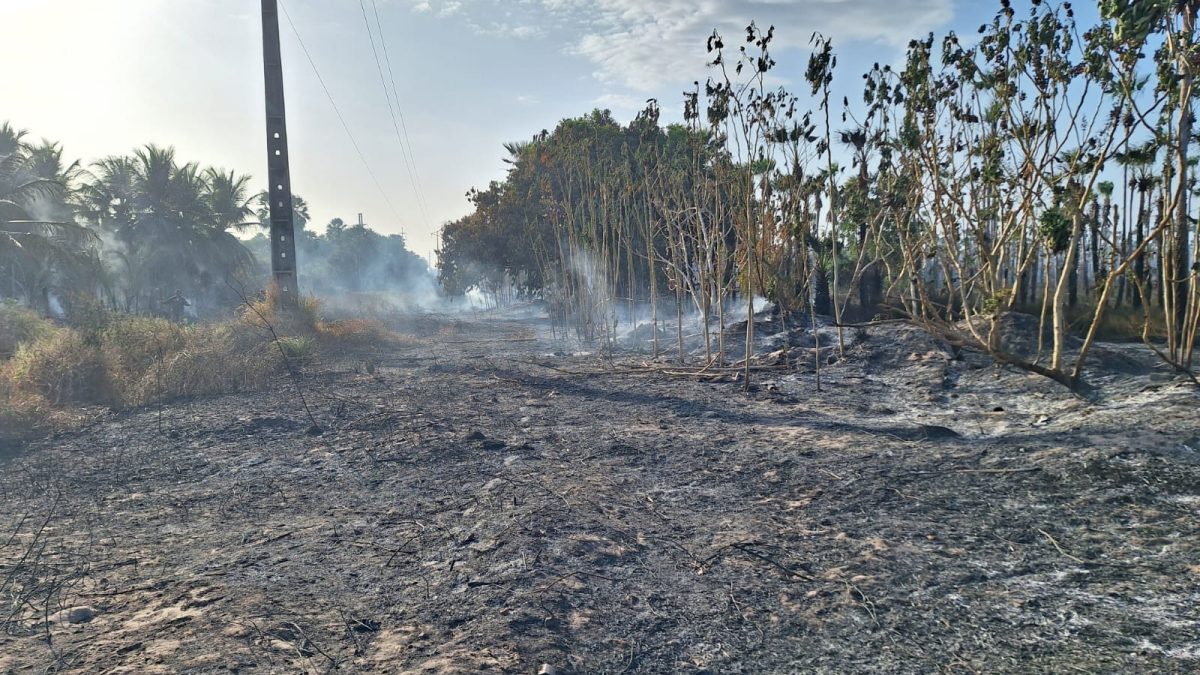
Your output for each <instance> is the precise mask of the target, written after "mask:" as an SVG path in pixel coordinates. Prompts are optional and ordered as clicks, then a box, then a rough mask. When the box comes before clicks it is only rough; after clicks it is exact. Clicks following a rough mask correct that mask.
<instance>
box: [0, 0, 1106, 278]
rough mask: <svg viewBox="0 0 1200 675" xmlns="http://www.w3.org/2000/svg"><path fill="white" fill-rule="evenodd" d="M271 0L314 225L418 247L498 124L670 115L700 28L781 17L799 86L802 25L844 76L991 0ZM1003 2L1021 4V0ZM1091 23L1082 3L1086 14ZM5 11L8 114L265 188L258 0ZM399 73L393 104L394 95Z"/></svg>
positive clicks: (495, 160) (787, 62) (57, 1)
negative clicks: (336, 222)
mask: <svg viewBox="0 0 1200 675" xmlns="http://www.w3.org/2000/svg"><path fill="white" fill-rule="evenodd" d="M280 4H281V5H282V7H283V8H284V9H285V10H286V16H285V17H281V26H280V33H281V37H282V53H283V62H284V87H285V90H286V94H287V107H288V111H287V112H288V130H289V143H290V146H289V151H290V155H291V171H292V186H293V190H294V191H295V192H296V194H299V195H301V196H303V197H304V198H305V200H307V202H308V203H309V207H310V212H311V215H312V220H313V222H312V223H311V224H310V225H309V227H312V228H313V229H315V230H317V231H321V230H322V229H323V227H324V224H325V223H327V222H328V221H329V220H330V219H332V218H334V217H341V218H343V219H344V220H346V221H348V222H353V221H355V220H356V219H357V214H359V213H362V214H363V218H364V220H365V222H366V223H367V224H368V225H370V226H371V227H373V228H374V229H376V230H378V231H381V232H386V233H394V232H399V233H402V234H404V235H405V237H406V238H407V239H408V242H409V246H410V248H412V249H413V250H414V251H416V252H417V253H419V254H421V255H423V256H427V257H428V256H430V255H431V254H432V252H433V250H434V247H435V241H436V239H435V232H436V231H437V229H438V228H439V227H440V226H441V225H442V224H443V223H445V222H447V221H450V220H453V219H456V218H459V217H461V216H463V215H465V214H467V213H468V212H469V211H470V204H469V202H468V201H467V199H466V197H465V193H466V192H467V190H468V189H470V188H471V187H472V186H484V185H486V184H487V183H488V181H490V180H499V179H502V178H503V176H504V171H505V167H506V165H505V164H504V163H503V158H504V156H505V154H506V153H505V151H504V149H503V144H504V143H505V142H511V141H518V140H524V139H527V138H529V137H530V136H532V135H534V134H535V133H537V132H539V131H541V130H542V129H553V128H554V126H555V125H556V124H557V122H558V121H559V120H561V119H563V118H566V117H574V116H579V115H583V114H586V113H587V112H589V111H590V110H592V109H593V108H597V107H599V108H608V109H610V110H612V112H613V114H614V115H615V116H616V118H617V119H618V120H621V121H623V122H624V121H628V120H629V119H631V118H632V117H633V115H634V114H635V113H636V112H637V111H638V110H640V109H641V108H643V107H644V105H645V101H646V100H647V99H649V98H656V99H658V101H659V102H660V105H661V106H662V108H663V121H664V123H665V122H670V121H674V120H677V119H678V118H679V117H680V113H681V110H682V92H683V91H684V90H685V89H688V88H690V87H691V86H692V82H694V81H696V80H699V81H701V82H703V81H704V79H705V78H706V77H707V76H708V72H709V71H708V70H707V69H706V66H705V60H706V57H707V56H708V55H707V54H706V52H705V48H704V46H705V39H706V38H707V36H708V35H709V34H711V32H712V31H713V30H714V29H717V30H719V31H721V32H722V33H724V34H725V35H727V36H740V35H741V34H742V31H743V30H744V27H745V25H746V24H747V23H749V22H750V21H752V20H753V21H755V22H756V23H757V24H758V25H760V26H768V25H774V26H775V27H776V41H775V47H774V55H775V58H776V60H777V61H778V62H779V67H778V69H777V71H776V77H777V80H778V82H779V83H781V84H785V85H791V87H790V88H793V89H794V90H796V91H797V92H801V91H803V90H804V81H803V71H804V67H805V65H806V60H807V57H808V44H809V39H810V36H811V35H812V34H813V33H814V32H820V33H822V34H824V35H827V36H829V37H831V38H832V39H833V43H834V50H835V52H836V53H837V54H838V58H839V64H838V71H839V72H838V75H837V78H838V81H839V82H841V83H847V86H852V87H859V86H860V83H861V79H860V75H861V74H862V73H863V72H865V71H866V70H868V69H869V68H870V66H871V64H872V63H874V62H881V63H897V62H899V60H900V59H902V57H903V50H904V47H905V45H906V44H907V43H908V41H909V40H910V39H912V38H914V37H920V36H923V35H924V34H926V33H927V32H929V31H934V32H935V33H937V34H939V35H941V34H943V33H944V32H946V31H947V30H956V31H958V32H959V33H960V34H962V35H964V36H966V35H973V34H974V33H975V31H976V29H977V28H978V27H979V25H980V24H981V23H983V22H986V21H988V20H989V19H990V17H991V16H992V15H993V14H994V12H995V10H996V8H997V7H998V5H999V3H998V0H997V1H996V2H993V1H992V0H724V1H721V0H281V3H280ZM1077 4H1078V5H1080V6H1090V5H1093V4H1094V3H1092V2H1090V1H1089V0H1081V1H1080V2H1078V3H1077ZM1014 5H1015V6H1017V7H1018V8H1021V7H1024V6H1027V5H1028V0H1024V1H1022V0H1015V1H1014ZM1086 11H1087V7H1084V12H1086ZM364 14H365V16H366V20H364ZM1093 15H1094V10H1093ZM377 16H378V23H377V22H376V17H377ZM287 17H290V18H291V24H289V22H288V19H287ZM1086 21H1087V18H1086V17H1082V16H1081V18H1080V23H1081V24H1085V22H1086ZM0 24H2V25H4V26H5V30H4V37H3V38H0V73H3V75H2V76H0V77H2V84H0V121H3V120H8V121H10V122H12V123H13V125H14V126H16V127H18V128H22V129H27V130H28V131H29V132H30V135H31V136H32V137H33V138H42V137H45V138H48V139H51V140H54V141H59V142H61V143H62V144H63V146H64V148H65V151H66V154H67V156H68V157H71V158H79V159H82V160H84V161H85V163H86V162H91V161H94V160H96V159H98V158H100V157H103V156H106V155H111V154H121V153H128V152H130V151H131V150H133V149H134V148H135V147H139V146H141V145H144V144H146V143H156V144H160V145H172V146H174V147H175V148H176V149H177V152H178V155H179V157H180V159H182V160H185V161H196V162H200V163H202V164H204V165H211V166H218V167H223V168H231V169H236V170H237V171H240V172H243V173H249V174H251V175H253V176H255V177H256V180H255V185H256V186H260V187H265V179H264V178H263V177H264V176H265V174H266V139H265V131H264V125H265V122H264V114H263V103H262V98H263V94H262V89H263V71H262V37H261V13H260V3H259V2H256V1H255V0H107V1H105V2H101V1H98V0H0ZM292 25H294V26H295V30H294V31H293V28H292ZM1085 25H1086V24H1085ZM380 26H381V27H382V34H380V32H379V30H378V28H379V27H380ZM297 34H298V36H299V37H297ZM369 34H370V37H368V35H369ZM301 40H302V41H303V45H304V48H306V49H307V52H308V55H307V56H306V54H305V52H304V50H303V49H302V47H301ZM372 43H374V44H372ZM309 56H311V59H312V62H313V63H314V64H315V66H316V70H315V71H314V68H313V66H312V65H310V63H309V60H308V57H309ZM376 56H378V64H379V65H377V60H376ZM389 62H390V66H391V68H390V69H389ZM318 72H319V74H320V79H318V76H317V74H316V73H318ZM322 81H323V82H324V88H323V86H322ZM393 86H394V89H393ZM325 88H327V89H328V92H329V95H330V96H331V97H332V100H333V104H331V102H330V96H327V95H326V93H325ZM392 91H394V92H395V94H396V96H397V99H396V100H397V101H398V106H392V105H389V99H388V96H389V94H390V92H392ZM847 93H848V94H850V95H851V97H852V98H853V97H854V96H856V95H857V92H856V90H851V91H848V92H847ZM335 105H336V108H337V110H336V111H335V108H334V106H335ZM338 112H340V114H341V119H344V120H345V123H346V124H345V128H344V127H343V125H342V122H341V121H340V120H339V116H338ZM397 112H398V115H397V116H396V117H395V120H393V114H394V113H397ZM346 128H348V129H349V133H347V130H346ZM351 138H353V141H352V140H351ZM356 146H357V149H356Z"/></svg>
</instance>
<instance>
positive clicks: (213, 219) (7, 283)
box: [0, 122, 427, 313]
mask: <svg viewBox="0 0 1200 675" xmlns="http://www.w3.org/2000/svg"><path fill="white" fill-rule="evenodd" d="M251 184H252V179H251V178H250V177H249V176H247V175H242V174H238V173H237V172H234V171H229V170H225V169H218V168H208V167H201V166H200V165H198V164H196V163H194V162H181V161H180V160H179V159H178V158H177V156H176V152H175V150H174V148H169V147H166V148H164V147H160V146H156V145H147V146H145V147H142V148H139V149H137V150H135V151H134V152H133V153H131V154H129V155H115V156H110V157H104V158H102V159H100V160H97V161H96V162H94V163H92V164H90V165H87V166H84V165H82V164H81V163H80V162H77V161H76V162H70V163H68V162H67V161H66V160H64V159H63V157H62V151H61V148H60V146H59V145H58V144H56V143H51V142H49V141H42V142H41V143H38V144H34V143H31V142H30V141H29V140H28V133H27V132H25V131H21V130H18V129H16V128H14V127H13V126H12V125H11V124H10V123H8V122H4V123H3V124H0V298H8V299H11V300H16V301H18V302H21V303H23V304H27V305H29V306H32V307H35V308H37V309H39V310H41V311H43V312H62V313H69V312H70V310H71V308H72V306H73V305H74V304H77V303H79V302H81V301H82V302H100V303H102V304H104V305H106V306H109V307H111V308H113V309H118V310H122V311H128V312H137V313H158V312H161V311H162V307H161V306H160V305H161V301H162V300H163V299H164V298H167V297H169V296H170V295H171V294H173V293H174V292H175V291H176V290H180V291H182V292H183V294H184V295H185V296H186V297H188V298H190V299H191V303H192V307H193V308H195V309H196V310H198V311H200V312H219V311H223V310H225V309H228V308H229V307H231V306H233V305H235V304H237V303H238V302H239V294H238V292H235V291H234V290H233V289H232V288H230V285H233V286H235V287H239V289H238V290H239V292H243V291H245V290H253V289H255V288H261V287H262V286H263V285H264V284H265V283H266V282H267V280H268V271H269V270H268V269H267V264H268V261H269V260H270V256H269V242H267V240H266V238H265V237H264V236H262V235H259V236H258V237H256V238H255V239H252V240H250V241H249V242H247V241H244V240H242V239H240V238H239V237H238V236H237V234H239V233H244V232H248V231H250V230H252V229H258V228H265V226H264V223H265V222H266V220H267V209H266V202H265V200H264V199H263V194H264V193H263V192H262V191H255V190H253V189H252V188H251ZM294 209H295V213H294V216H295V222H296V225H297V227H298V228H299V230H300V232H299V235H300V236H299V238H298V239H299V241H298V243H299V245H300V251H301V254H300V255H301V256H302V260H301V263H302V264H304V262H305V261H304V258H307V259H308V260H309V261H310V262H311V263H313V267H312V268H311V269H307V268H302V269H301V274H302V279H301V281H302V284H303V286H304V287H305V288H307V289H312V290H317V291H319V292H326V291H329V292H332V291H337V290H354V291H368V290H384V289H394V288H396V287H397V286H398V285H399V284H400V283H401V281H402V280H405V279H413V278H415V279H418V280H421V281H422V282H423V281H424V279H423V278H424V277H425V276H427V270H426V266H425V264H424V261H422V260H421V258H420V257H419V256H417V255H415V254H413V253H412V252H411V251H409V250H408V249H407V248H406V247H405V243H404V239H403V237H400V236H399V235H392V236H384V235H380V234H377V233H375V232H374V231H372V230H370V229H367V228H365V227H358V226H355V227H350V228H344V229H340V228H334V229H333V230H331V232H330V233H329V234H327V235H324V236H317V235H315V234H313V233H311V232H309V231H308V230H306V229H304V227H305V225H306V223H307V221H308V219H309V215H308V206H307V204H306V203H305V201H304V200H303V198H300V197H298V196H297V197H296V199H295V205H294ZM326 275H328V276H326ZM335 277H336V278H335Z"/></svg>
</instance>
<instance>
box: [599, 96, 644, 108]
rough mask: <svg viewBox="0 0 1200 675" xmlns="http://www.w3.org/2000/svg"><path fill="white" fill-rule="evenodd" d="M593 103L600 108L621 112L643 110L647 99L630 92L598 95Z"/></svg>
mask: <svg viewBox="0 0 1200 675" xmlns="http://www.w3.org/2000/svg"><path fill="white" fill-rule="evenodd" d="M592 103H593V104H594V105H595V106H596V107H598V108H607V109H609V110H615V111H619V112H624V111H630V110H641V109H643V108H645V107H646V100H645V99H644V98H638V97H636V96H630V95H628V94H604V95H603V96H598V97H596V98H595V99H594V100H593V101H592Z"/></svg>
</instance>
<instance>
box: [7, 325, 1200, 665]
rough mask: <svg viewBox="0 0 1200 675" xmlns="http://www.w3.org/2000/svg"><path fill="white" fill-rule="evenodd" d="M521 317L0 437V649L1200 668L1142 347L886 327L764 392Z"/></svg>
mask: <svg viewBox="0 0 1200 675" xmlns="http://www.w3.org/2000/svg"><path fill="white" fill-rule="evenodd" d="M536 327H537V321H535V320H525V321H517V320H509V321H504V320H499V319H497V320H493V321H491V322H490V323H486V324H483V323H470V322H464V321H441V322H439V321H438V320H436V319H429V320H428V321H427V322H425V323H424V324H422V325H421V326H418V328H419V330H417V331H416V332H418V333H422V334H424V335H426V336H427V337H426V338H424V339H423V340H422V341H419V342H415V343H414V344H413V345H412V346H409V347H404V348H398V349H396V350H394V351H392V352H389V353H383V354H378V355H376V356H375V357H373V359H372V363H371V364H370V365H371V366H373V367H371V368H368V367H364V365H363V364H362V363H360V362H359V361H358V360H354V359H349V358H345V359H341V358H336V357H334V356H327V357H326V358H325V359H323V361H322V362H321V363H319V364H316V365H313V366H310V367H309V368H307V370H306V372H305V374H304V375H303V390H304V392H305V396H306V400H307V402H308V405H309V406H310V407H311V409H312V411H313V414H314V415H315V417H316V418H317V421H318V422H319V424H320V425H321V426H322V427H324V429H325V431H324V433H323V434H321V435H312V434H310V433H309V431H310V430H309V427H310V422H309V420H308V419H307V418H306V416H305V412H304V408H303V406H302V405H301V402H300V400H299V398H298V396H297V393H296V388H295V387H294V386H293V385H292V383H290V382H289V381H287V380H281V381H280V382H278V383H275V385H274V386H272V387H271V388H270V390H269V391H266V392H264V393H260V394H253V395H230V396H222V397H213V398H205V399H198V400H191V401H187V402H182V403H179V404H176V405H171V406H167V407H164V408H161V409H158V408H155V409H146V410H140V411H136V412H132V413H126V414H117V415H110V416H109V417H108V418H107V419H105V420H103V421H101V422H99V423H97V424H95V425H94V426H93V427H91V428H89V429H87V430H86V431H83V432H80V433H75V434H71V435H65V436H61V437H59V438H56V439H53V440H52V441H49V442H47V443H45V444H43V445H42V446H40V447H34V448H30V449H29V450H28V451H27V452H26V453H25V454H23V455H22V456H20V457H17V458H11V459H9V460H7V461H5V462H4V463H3V464H0V525H2V526H3V528H2V531H0V599H2V600H3V602H4V603H5V605H4V606H3V607H2V608H0V620H3V621H4V623H3V625H2V628H3V631H2V634H0V672H43V671H48V670H49V671H56V670H57V671H69V672H87V673H122V672H124V673H153V672H195V673H202V672H204V673H206V672H222V671H234V672H262V673H267V672H270V673H274V672H312V673H319V672H330V671H333V670H340V671H344V672H368V671H371V672H418V673H452V672H453V673H475V672H503V673H510V672H511V673H536V672H538V671H539V670H542V671H543V672H557V673H669V672H711V673H736V672H745V673H764V672H770V673H792V672H828V673H844V672H880V673H883V672H887V673H897V672H900V673H929V672H962V673H971V672H989V673H994V672H1014V673H1016V672H1022V673H1023V672H1089V673H1113V672H1127V673H1149V672H1168V673H1170V672H1194V671H1196V670H1197V669H1200V536H1198V533H1197V515H1198V514H1200V452H1198V451H1200V408H1198V406H1200V396H1198V395H1197V393H1196V391H1195V388H1194V387H1192V386H1191V385H1189V384H1184V383H1182V382H1180V381H1178V380H1176V379H1174V378H1172V377H1171V376H1170V374H1169V373H1167V372H1165V371H1162V370H1160V369H1158V368H1157V367H1156V366H1155V365H1154V363H1153V362H1152V361H1150V360H1146V359H1143V358H1142V357H1141V356H1137V355H1135V354H1136V352H1135V351H1134V350H1131V349H1125V348H1122V347H1118V346H1104V347H1103V348H1102V349H1101V350H1100V352H1101V353H1100V354H1099V356H1100V361H1103V362H1104V364H1105V366H1104V368H1103V369H1098V370H1094V372H1092V373H1090V380H1091V381H1092V382H1093V384H1095V385H1096V387H1097V393H1096V394H1095V395H1094V396H1093V397H1092V398H1091V399H1088V400H1084V399H1080V398H1076V397H1075V396H1072V395H1071V394H1069V393H1068V392H1066V391H1065V390H1063V389H1062V388H1061V387H1059V386H1058V385H1056V384H1054V383H1052V382H1050V381H1048V380H1046V379H1044V378H1040V377H1039V376H1036V375H1031V374H1027V373H1024V372H1021V371H1016V370H1012V369H1007V368H1004V369H996V368H994V367H992V366H990V365H989V364H988V362H987V360H986V359H984V358H982V357H979V356H974V355H971V354H958V355H956V354H955V353H954V352H953V350H951V349H949V348H947V347H945V346H944V345H941V344H939V343H938V342H937V341H935V340H932V339H930V338H928V337H926V336H925V335H924V334H922V333H920V332H919V331H917V330H916V329H913V328H910V327H905V326H901V325H886V326H876V327H871V328H870V329H868V330H867V331H866V334H865V335H862V334H858V333H857V332H855V334H854V335H850V336H847V339H848V341H849V342H850V343H851V344H850V345H849V346H848V348H847V349H846V351H845V353H844V354H841V355H837V350H836V349H832V348H830V346H829V345H830V342H829V335H828V334H825V335H823V336H822V343H823V344H824V345H825V347H826V351H825V352H824V353H823V354H822V358H823V359H824V360H832V361H835V363H832V364H828V363H827V364H826V366H825V367H824V368H822V371H821V380H822V386H821V391H819V392H818V391H817V390H816V387H815V374H814V373H813V372H812V369H811V365H810V364H809V363H808V362H809V361H811V360H812V358H811V357H812V351H811V350H808V349H804V348H803V347H798V348H797V347H789V346H788V345H787V344H785V345H784V346H783V347H782V348H780V349H779V350H777V351H775V352H774V353H773V354H772V355H771V356H769V357H764V359H763V360H762V361H761V364H760V365H761V369H760V370H759V371H757V372H756V373H755V377H756V379H755V381H754V382H755V385H756V386H755V387H754V388H753V390H752V391H751V392H750V393H748V394H747V393H743V392H742V387H741V383H738V382H733V381H731V378H732V376H731V375H730V374H729V373H728V372H726V371H720V370H715V369H710V370H708V371H706V372H704V373H702V374H699V375H695V374H693V375H685V374H680V373H684V372H686V371H687V370H688V369H687V368H682V367H678V366H674V365H672V364H670V363H669V362H668V361H657V362H653V363H651V364H650V365H651V366H652V367H651V368H649V369H647V368H645V367H644V365H645V364H646V362H647V361H648V359H646V358H644V357H638V356H634V355H629V354H626V355H621V354H618V355H617V356H615V357H613V358H612V359H606V360H601V359H599V358H597V357H594V356H563V355H561V354H560V355H555V354H554V352H555V351H556V348H555V347H554V346H552V345H547V344H545V343H544V342H542V341H539V340H535V339H532V338H533V337H534V336H535V331H534V328H536ZM826 333H828V329H826ZM784 342H785V343H786V342H787V341H786V340H785V341H784ZM801 342H802V341H801ZM772 345H773V346H774V347H778V346H779V340H778V339H775V342H774V343H772ZM835 355H836V356H835ZM375 360H377V361H378V365H375V363H374V361H375ZM369 370H373V371H374V372H368V371H369ZM693 370H694V367H693ZM662 371H669V372H662Z"/></svg>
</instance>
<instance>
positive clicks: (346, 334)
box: [241, 287, 406, 361]
mask: <svg viewBox="0 0 1200 675" xmlns="http://www.w3.org/2000/svg"><path fill="white" fill-rule="evenodd" d="M241 314H242V320H243V321H244V322H246V323H247V324H248V325H250V326H252V327H255V328H258V329H260V330H263V331H266V332H268V333H269V332H270V331H272V330H273V331H274V332H275V335H277V336H278V337H279V343H280V345H279V346H281V347H283V348H284V351H285V352H289V353H288V357H289V358H294V359H300V360H301V361H303V360H304V359H306V358H309V357H311V355H312V354H313V353H314V351H315V350H316V349H317V348H318V347H320V348H325V349H332V350H361V349H364V348H374V347H380V346H386V345H398V344H402V343H405V342H406V340H405V338H404V337H403V336H401V335H399V334H397V333H395V332H393V331H391V330H389V329H388V328H387V326H385V325H384V323H383V322H382V321H379V320H375V319H359V318H354V319H339V320H333V321H330V320H326V319H324V318H323V317H322V316H321V302H320V301H319V300H317V298H315V297H313V296H308V297H304V298H301V299H300V301H299V303H297V306H296V307H289V308H284V307H282V306H281V305H280V303H279V293H278V291H277V290H276V289H275V288H274V287H272V288H270V289H268V290H267V292H266V293H265V294H264V295H263V296H262V297H261V298H259V299H257V300H253V301H251V302H249V303H247V305H246V307H245V308H244V309H243V310H242V313H241ZM293 351H294V352H295V353H291V352H293Z"/></svg>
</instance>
